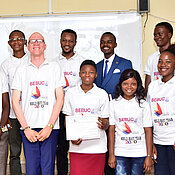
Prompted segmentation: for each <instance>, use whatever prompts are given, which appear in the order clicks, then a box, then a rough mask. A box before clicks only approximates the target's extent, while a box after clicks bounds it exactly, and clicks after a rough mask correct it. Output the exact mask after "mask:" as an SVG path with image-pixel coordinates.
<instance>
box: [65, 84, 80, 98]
mask: <svg viewBox="0 0 175 175" xmlns="http://www.w3.org/2000/svg"><path fill="white" fill-rule="evenodd" d="M78 86H79V85H76V86H74V87H70V88H68V90H67V91H66V95H71V96H73V95H76V93H77V92H78V88H79V87H78Z"/></svg>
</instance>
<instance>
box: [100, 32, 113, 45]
mask: <svg viewBox="0 0 175 175" xmlns="http://www.w3.org/2000/svg"><path fill="white" fill-rule="evenodd" d="M104 35H111V36H112V37H113V38H114V41H115V43H116V37H115V35H114V34H113V33H111V32H105V33H103V35H102V36H101V38H102V37H103V36H104Z"/></svg>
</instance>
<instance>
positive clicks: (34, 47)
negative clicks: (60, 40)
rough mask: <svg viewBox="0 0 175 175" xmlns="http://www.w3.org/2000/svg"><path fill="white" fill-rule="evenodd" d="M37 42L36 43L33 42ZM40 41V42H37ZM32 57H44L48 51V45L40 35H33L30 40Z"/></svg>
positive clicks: (29, 46)
mask: <svg viewBox="0 0 175 175" xmlns="http://www.w3.org/2000/svg"><path fill="white" fill-rule="evenodd" d="M34 40H36V41H35V42H33V41H34ZM37 40H39V41H37ZM27 48H28V50H29V52H30V53H31V56H36V57H39V56H43V55H44V51H45V49H46V44H45V43H44V37H43V36H42V35H41V34H40V33H37V32H36V33H33V34H32V35H31V36H30V38H29V43H28V46H27Z"/></svg>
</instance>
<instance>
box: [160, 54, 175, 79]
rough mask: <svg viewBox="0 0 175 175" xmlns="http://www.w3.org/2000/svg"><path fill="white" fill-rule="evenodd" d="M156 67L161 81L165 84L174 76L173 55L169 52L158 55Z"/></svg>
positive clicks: (174, 56) (174, 59)
mask: <svg viewBox="0 0 175 175" xmlns="http://www.w3.org/2000/svg"><path fill="white" fill-rule="evenodd" d="M157 67H158V71H159V72H160V74H161V75H162V77H163V81H164V82H167V81H168V80H170V79H171V78H172V77H173V76H174V69H175V55H173V54H172V53H170V52H163V53H162V54H161V55H160V58H159V61H158V65H157Z"/></svg>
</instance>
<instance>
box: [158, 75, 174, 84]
mask: <svg viewBox="0 0 175 175" xmlns="http://www.w3.org/2000/svg"><path fill="white" fill-rule="evenodd" d="M157 81H158V83H159V84H160V85H163V84H175V76H173V77H172V78H171V79H170V80H169V81H167V82H166V83H164V82H163V81H162V79H161V78H160V79H158V80H157Z"/></svg>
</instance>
